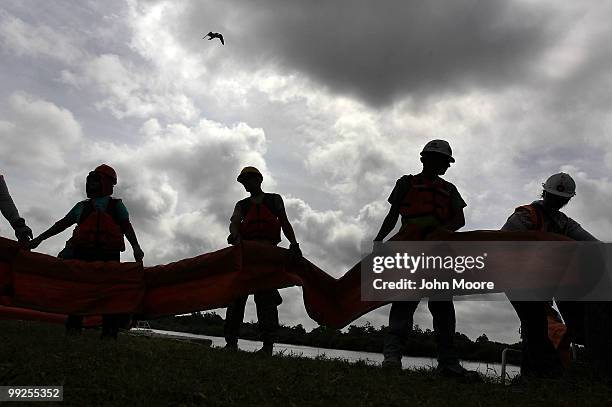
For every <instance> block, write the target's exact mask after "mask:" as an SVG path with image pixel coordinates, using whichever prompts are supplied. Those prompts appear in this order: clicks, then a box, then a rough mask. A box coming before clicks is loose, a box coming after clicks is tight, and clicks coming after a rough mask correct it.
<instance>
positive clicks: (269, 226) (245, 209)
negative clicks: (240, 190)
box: [238, 194, 281, 243]
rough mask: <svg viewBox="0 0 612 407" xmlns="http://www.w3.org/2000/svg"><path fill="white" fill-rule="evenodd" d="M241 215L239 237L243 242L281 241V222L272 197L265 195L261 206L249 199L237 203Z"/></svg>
mask: <svg viewBox="0 0 612 407" xmlns="http://www.w3.org/2000/svg"><path fill="white" fill-rule="evenodd" d="M238 204H239V205H240V210H241V212H242V214H243V219H242V222H241V223H240V236H242V238H243V239H245V240H255V239H266V240H270V241H272V242H274V243H279V242H280V241H281V234H280V233H281V222H280V220H279V219H278V211H277V209H276V208H275V207H274V195H273V194H265V195H264V199H263V201H262V202H261V204H257V203H255V202H253V201H252V200H251V198H245V199H243V200H241V201H240V202H238Z"/></svg>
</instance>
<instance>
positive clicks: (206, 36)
mask: <svg viewBox="0 0 612 407" xmlns="http://www.w3.org/2000/svg"><path fill="white" fill-rule="evenodd" d="M205 38H207V39H208V41H210V40H214V39H215V38H219V40H220V41H221V44H223V45H225V41H224V40H223V35H221V34H220V33H214V32H212V31H210V32H209V33H208V34H206V35H205V36H204V37H202V39H205Z"/></svg>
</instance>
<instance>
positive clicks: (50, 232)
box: [27, 216, 74, 249]
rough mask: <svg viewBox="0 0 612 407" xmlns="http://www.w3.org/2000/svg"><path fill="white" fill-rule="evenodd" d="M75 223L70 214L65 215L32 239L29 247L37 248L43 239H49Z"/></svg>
mask: <svg viewBox="0 0 612 407" xmlns="http://www.w3.org/2000/svg"><path fill="white" fill-rule="evenodd" d="M73 224H74V221H73V220H72V219H70V217H69V216H65V217H64V218H62V219H60V220H59V221H57V222H55V224H54V225H53V226H51V227H50V228H49V229H47V230H45V231H44V232H42V233H41V234H40V235H38V236H37V237H35V238H34V239H32V240H31V241H30V242H29V243H28V245H27V247H28V248H29V249H35V248H37V247H38V245H39V244H41V243H42V242H43V240H47V239H48V238H50V237H52V236H55V235H57V234H58V233H62V232H63V231H64V230H66V229H68V228H69V227H70V226H72V225H73Z"/></svg>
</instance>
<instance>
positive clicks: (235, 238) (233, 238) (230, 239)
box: [227, 234, 240, 246]
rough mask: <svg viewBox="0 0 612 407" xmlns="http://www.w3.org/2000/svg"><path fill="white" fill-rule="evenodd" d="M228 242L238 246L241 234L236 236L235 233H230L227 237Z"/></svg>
mask: <svg viewBox="0 0 612 407" xmlns="http://www.w3.org/2000/svg"><path fill="white" fill-rule="evenodd" d="M227 243H228V244H231V245H232V246H236V245H238V244H240V235H238V236H235V235H232V234H230V235H229V236H228V237H227Z"/></svg>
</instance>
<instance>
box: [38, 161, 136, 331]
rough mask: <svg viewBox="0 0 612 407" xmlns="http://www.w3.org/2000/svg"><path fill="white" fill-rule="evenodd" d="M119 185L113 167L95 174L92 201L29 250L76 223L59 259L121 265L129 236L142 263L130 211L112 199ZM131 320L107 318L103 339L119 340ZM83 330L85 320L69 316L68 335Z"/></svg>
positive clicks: (104, 167) (88, 183)
mask: <svg viewBox="0 0 612 407" xmlns="http://www.w3.org/2000/svg"><path fill="white" fill-rule="evenodd" d="M116 184H117V174H116V172H115V170H114V169H113V168H112V167H110V166H108V165H106V164H102V165H100V166H98V167H97V168H96V169H95V170H93V171H91V172H90V173H89V175H87V180H86V183H85V190H86V192H87V198H88V199H86V200H84V201H81V202H78V203H77V204H76V205H75V206H74V207H73V208H72V210H70V212H68V214H67V215H66V216H65V217H64V218H62V219H61V220H59V221H58V222H56V223H55V224H54V225H53V226H51V227H50V228H49V229H48V230H46V231H45V232H43V233H41V234H40V236H38V237H36V238H34V239H33V240H32V241H31V242H29V244H28V247H29V248H30V249H34V248H36V247H37V246H38V245H39V244H40V243H42V241H43V240H46V239H48V238H50V237H52V236H55V235H57V234H58V233H61V232H63V231H64V230H66V229H67V228H69V227H70V226H72V225H74V224H75V223H76V225H77V226H76V227H75V229H74V231H73V233H72V237H71V238H70V240H68V242H67V243H66V247H65V248H64V249H63V250H62V251H61V252H60V254H59V255H58V257H60V258H63V259H76V260H84V261H119V259H120V254H121V252H122V251H124V250H125V242H124V240H123V236H124V235H125V237H126V238H127V239H128V241H129V242H130V244H131V245H132V249H133V250H134V259H135V260H136V261H142V259H143V257H144V253H143V251H142V249H141V248H140V245H139V244H138V239H137V238H136V233H135V232H134V228H133V227H132V224H131V223H130V219H129V214H128V211H127V208H126V207H125V205H124V204H123V202H122V201H121V199H117V198H113V197H111V195H112V193H113V187H114V185H116ZM128 320H129V315H125V314H108V315H103V316H102V337H103V338H114V339H116V338H117V333H118V330H119V327H120V326H121V325H125V324H126V323H127V322H128ZM82 326H83V317H82V316H80V315H69V316H68V319H67V320H66V330H67V333H71V334H72V333H79V332H80V331H81V329H82Z"/></svg>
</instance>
